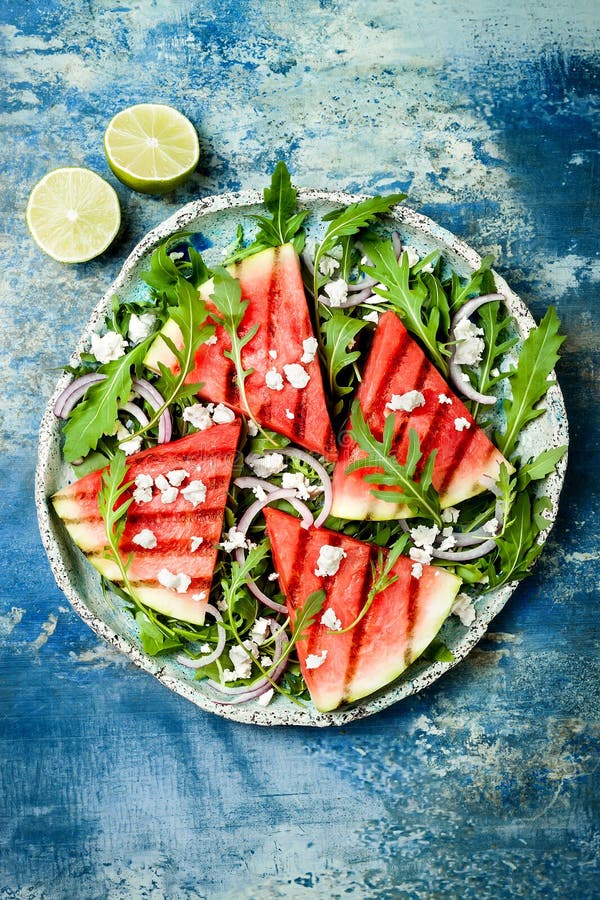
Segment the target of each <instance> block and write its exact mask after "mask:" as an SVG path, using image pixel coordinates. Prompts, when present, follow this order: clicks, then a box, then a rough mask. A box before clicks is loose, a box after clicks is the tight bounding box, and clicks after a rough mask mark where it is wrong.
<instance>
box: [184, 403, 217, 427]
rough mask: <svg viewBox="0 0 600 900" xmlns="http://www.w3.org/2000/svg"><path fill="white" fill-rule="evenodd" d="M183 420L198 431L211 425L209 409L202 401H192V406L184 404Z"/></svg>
mask: <svg viewBox="0 0 600 900" xmlns="http://www.w3.org/2000/svg"><path fill="white" fill-rule="evenodd" d="M183 421H184V422H189V423H190V425H193V426H194V428H197V429H198V431H206V429H207V428H210V427H211V425H212V419H211V417H210V409H208V407H206V406H204V405H203V404H202V403H193V404H192V406H186V408H185V409H184V411H183Z"/></svg>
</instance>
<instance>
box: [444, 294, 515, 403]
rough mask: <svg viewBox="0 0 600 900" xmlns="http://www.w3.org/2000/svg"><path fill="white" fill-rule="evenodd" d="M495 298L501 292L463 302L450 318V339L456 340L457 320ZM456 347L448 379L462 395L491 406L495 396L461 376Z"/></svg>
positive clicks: (468, 315) (497, 297)
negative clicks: (485, 392) (456, 359)
mask: <svg viewBox="0 0 600 900" xmlns="http://www.w3.org/2000/svg"><path fill="white" fill-rule="evenodd" d="M496 300H504V296H503V294H483V295H482V296H481V297H473V298H471V300H467V302H466V303H465V304H463V306H461V308H460V309H459V310H458V312H457V313H455V314H454V316H453V318H452V322H451V323H450V339H451V340H456V338H455V335H454V329H455V328H456V326H457V325H458V323H459V322H462V320H463V319H468V318H469V317H470V316H472V315H473V313H474V312H475V311H476V310H478V309H479V307H480V306H483V305H484V304H485V303H493V302H494V301H496ZM456 349H457V348H456V346H455V347H454V349H453V351H452V356H451V357H450V360H449V363H448V369H449V377H450V381H451V382H452V384H453V385H454V387H455V388H456V389H457V390H458V391H459V393H461V394H462V395H463V397H466V398H467V399H468V400H474V401H475V403H481V404H483V405H484V406H493V405H494V404H495V403H496V402H497V399H498V398H497V397H493V396H492V395H491V394H482V393H480V391H476V390H475V388H474V387H473V385H472V384H471V383H470V381H467V380H466V379H465V378H463V370H462V369H461V367H460V365H459V364H458V363H457V362H456V361H455V357H456Z"/></svg>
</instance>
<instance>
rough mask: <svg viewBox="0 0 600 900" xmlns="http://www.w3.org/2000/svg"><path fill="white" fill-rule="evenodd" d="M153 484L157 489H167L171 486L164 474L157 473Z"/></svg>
mask: <svg viewBox="0 0 600 900" xmlns="http://www.w3.org/2000/svg"><path fill="white" fill-rule="evenodd" d="M154 484H155V485H156V487H157V488H158V489H159V491H167V490H168V489H169V488H170V487H171V485H170V484H169V482H168V481H167V478H166V476H165V475H157V476H156V478H155V479H154Z"/></svg>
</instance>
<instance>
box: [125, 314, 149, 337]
mask: <svg viewBox="0 0 600 900" xmlns="http://www.w3.org/2000/svg"><path fill="white" fill-rule="evenodd" d="M155 322H156V316H155V315H154V313H142V315H141V316H138V315H136V313H132V314H131V317H130V319H129V326H128V328H127V337H128V338H129V341H130V342H131V343H132V344H139V343H140V341H145V340H146V338H147V337H148V335H149V334H150V332H151V331H152V329H153V328H154V324H155Z"/></svg>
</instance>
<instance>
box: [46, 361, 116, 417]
mask: <svg viewBox="0 0 600 900" xmlns="http://www.w3.org/2000/svg"><path fill="white" fill-rule="evenodd" d="M105 378H106V375H101V374H99V373H98V372H90V373H89V375H80V376H79V378H75V379H74V381H72V382H71V383H70V384H69V385H67V387H66V388H65V389H64V391H63V392H62V393H61V394H59V395H58V397H57V399H56V402H55V404H54V415H55V416H57V417H58V418H59V419H66V418H67V416H68V415H69V413H70V412H71V410H72V409H73V407H74V406H75V404H76V403H78V402H79V400H81V398H82V397H83V396H84V394H85V393H86V391H87V390H88V388H89V387H91V386H92V385H93V384H97V383H98V382H99V381H104V380H105Z"/></svg>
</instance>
